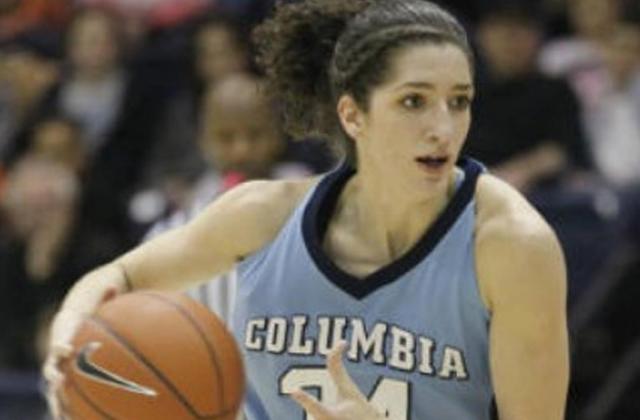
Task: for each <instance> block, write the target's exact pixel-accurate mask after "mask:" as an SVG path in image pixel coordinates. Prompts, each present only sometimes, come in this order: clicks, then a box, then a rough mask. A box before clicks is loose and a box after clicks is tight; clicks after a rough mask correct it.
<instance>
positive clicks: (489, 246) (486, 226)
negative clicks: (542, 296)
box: [475, 175, 566, 308]
mask: <svg viewBox="0 0 640 420" xmlns="http://www.w3.org/2000/svg"><path fill="white" fill-rule="evenodd" d="M476 197H477V219H476V220H477V223H476V237H475V250H476V252H475V254H476V269H477V274H478V280H479V283H480V289H481V294H482V296H483V300H484V301H485V303H486V304H487V306H488V307H489V308H494V307H495V303H496V302H505V301H507V300H513V299H512V298H513V297H514V296H530V295H531V293H530V292H531V288H534V289H535V290H545V291H549V293H551V294H556V293H558V294H562V288H563V287H564V286H563V284H564V283H565V281H566V280H565V275H566V274H565V268H564V259H563V255H562V249H561V247H560V243H559V242H558V239H557V237H556V235H555V233H554V232H553V230H552V229H551V227H550V226H549V224H548V223H547V222H546V221H545V220H544V219H543V217H542V216H541V215H540V214H539V213H538V212H537V211H536V210H535V209H534V207H533V206H532V205H531V204H529V203H528V201H527V200H526V199H525V198H524V197H523V196H522V195H521V194H520V193H519V192H518V191H516V190H515V189H514V188H513V187H511V186H510V185H508V184H507V183H506V182H504V181H501V180H500V179H498V178H496V177H494V176H492V175H483V176H482V177H481V178H480V180H479V183H478V188H477V192H476ZM505 297H507V298H506V299H505ZM516 300H517V299H516Z"/></svg>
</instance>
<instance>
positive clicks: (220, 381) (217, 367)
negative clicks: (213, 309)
mask: <svg viewBox="0 0 640 420" xmlns="http://www.w3.org/2000/svg"><path fill="white" fill-rule="evenodd" d="M140 294H144V295H145V296H148V297H151V298H154V299H157V300H160V301H162V302H164V303H166V304H168V305H170V306H172V307H173V308H174V309H175V310H177V311H178V312H180V313H181V314H182V315H184V316H185V317H186V318H187V320H188V321H189V323H191V325H192V326H193V327H194V328H195V330H196V332H197V333H198V335H199V336H200V338H201V339H202V341H203V342H204V344H205V347H206V348H207V352H208V353H209V358H210V359H211V363H212V364H213V366H214V368H215V371H216V372H215V373H216V377H217V378H218V384H219V385H220V400H221V401H222V407H223V408H226V406H227V404H226V401H225V398H224V378H223V377H222V370H221V369H220V365H219V364H218V357H217V352H216V350H215V348H214V347H213V345H212V344H211V343H210V342H209V340H208V339H207V336H206V334H205V333H204V331H203V330H202V328H201V327H200V325H199V324H198V323H197V322H196V320H195V319H193V317H192V316H191V314H190V313H189V312H188V311H186V310H185V309H184V308H183V307H182V306H181V305H179V304H178V303H176V302H174V301H172V300H170V299H167V298H165V297H164V296H162V295H159V294H157V293H153V292H143V293H140ZM223 411H224V412H226V413H227V414H228V413H229V411H228V410H223ZM210 416H220V413H216V414H202V415H200V418H209V417H210ZM214 418H215V417H214Z"/></svg>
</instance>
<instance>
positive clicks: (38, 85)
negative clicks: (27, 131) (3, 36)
mask: <svg viewBox="0 0 640 420" xmlns="http://www.w3.org/2000/svg"><path fill="white" fill-rule="evenodd" d="M58 73H59V69H58V66H57V65H56V63H54V62H53V61H52V60H50V59H47V58H44V57H41V56H39V55H37V54H35V53H33V52H30V51H27V50H22V49H5V50H4V51H1V52H0V155H3V154H4V153H5V152H6V149H7V147H8V144H9V142H10V140H11V139H12V138H13V137H14V136H15V135H16V132H17V130H18V129H19V127H20V125H21V123H22V122H23V121H24V119H25V118H26V117H27V115H29V113H30V112H32V111H33V108H34V106H35V105H36V104H37V103H38V101H39V100H40V99H41V97H42V94H43V93H44V92H45V91H46V90H47V89H49V88H50V87H51V85H52V84H53V83H54V82H55V80H56V79H57V77H58Z"/></svg>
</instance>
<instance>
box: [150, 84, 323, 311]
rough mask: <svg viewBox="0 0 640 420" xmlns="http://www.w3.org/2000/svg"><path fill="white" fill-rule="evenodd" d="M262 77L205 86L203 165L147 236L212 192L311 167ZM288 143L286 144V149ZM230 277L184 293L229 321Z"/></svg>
mask: <svg viewBox="0 0 640 420" xmlns="http://www.w3.org/2000/svg"><path fill="white" fill-rule="evenodd" d="M263 85H264V81H263V80H262V79H261V78H259V77H257V76H255V75H252V74H249V73H238V74H234V75H231V76H227V77H226V78H224V79H223V80H221V81H220V82H219V83H217V84H215V85H213V86H210V87H209V88H208V89H207V92H206V93H205V97H204V98H203V100H204V103H203V107H202V118H201V121H202V124H201V129H200V134H199V136H198V147H199V150H200V151H201V153H202V156H203V159H204V160H205V161H206V162H207V163H208V169H207V171H205V172H204V174H203V175H201V176H200V178H199V179H198V180H197V181H196V182H195V183H194V184H193V186H192V188H191V189H190V193H189V194H188V199H187V200H185V203H184V204H183V205H182V206H181V208H179V209H178V211H176V212H175V213H174V214H172V215H170V216H169V217H167V218H165V219H162V220H159V221H158V222H156V223H155V224H154V226H153V227H152V228H151V229H150V230H149V232H148V233H147V235H146V237H145V240H149V239H151V238H153V237H156V236H157V235H159V234H161V233H163V232H166V231H167V230H169V229H173V228H176V227H178V226H182V225H184V224H185V223H187V222H188V221H189V220H191V219H193V218H194V217H195V216H196V215H197V214H198V213H200V212H201V211H202V210H204V208H205V207H206V206H207V205H209V204H210V203H211V202H212V201H213V200H214V199H215V198H216V197H217V196H219V195H221V194H223V193H224V192H226V191H227V190H229V189H230V188H233V187H235V186H236V185H238V184H239V183H241V182H244V181H249V180H254V179H291V178H300V177H304V176H308V175H310V174H311V169H310V168H308V167H306V166H305V165H303V164H301V163H299V162H296V161H292V160H290V159H291V156H290V153H288V151H287V149H288V148H289V149H290V148H291V147H292V146H291V145H290V143H288V142H287V140H286V137H285V135H284V131H283V129H282V127H281V124H280V119H281V118H280V116H279V115H278V114H277V107H275V106H274V104H273V103H272V101H270V100H269V99H268V98H267V97H265V95H264V86H263ZM288 146H289V147H288ZM234 282H235V277H234V276H233V274H230V275H229V278H228V279H225V281H214V282H209V283H205V284H203V285H201V286H199V287H198V288H195V289H193V290H191V291H190V295H191V296H192V297H194V298H196V299H198V300H199V301H201V302H202V303H203V304H205V305H206V306H207V307H208V308H209V309H210V310H212V311H214V312H215V313H217V314H218V315H219V316H220V317H221V318H222V319H224V320H225V321H227V322H228V321H230V319H231V308H232V307H233V296H234V294H235V289H236V288H235V283H234Z"/></svg>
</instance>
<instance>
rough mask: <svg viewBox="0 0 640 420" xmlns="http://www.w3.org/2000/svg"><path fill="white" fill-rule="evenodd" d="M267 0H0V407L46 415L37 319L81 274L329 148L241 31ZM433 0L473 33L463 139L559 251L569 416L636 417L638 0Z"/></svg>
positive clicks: (639, 390) (310, 168)
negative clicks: (266, 74)
mask: <svg viewBox="0 0 640 420" xmlns="http://www.w3.org/2000/svg"><path fill="white" fill-rule="evenodd" d="M288 1H293V0H288ZM296 1H299V0H296ZM346 1H348V0H346ZM274 2H275V0H0V420H2V419H18V418H19V419H23V418H24V419H29V418H34V419H37V418H43V417H42V407H43V406H42V401H41V400H40V399H39V398H38V381H37V374H36V373H35V372H37V369H38V366H39V363H40V361H41V358H42V355H43V351H44V350H43V349H44V343H45V342H46V330H47V328H46V327H47V325H48V321H49V318H50V316H51V313H52V311H53V310H54V309H55V308H56V306H57V305H58V304H59V302H60V299H61V298H62V296H63V295H64V294H65V292H66V291H67V290H68V288H69V287H70V286H71V285H72V284H73V282H74V281H75V280H77V279H78V277H79V276H80V275H81V274H83V273H84V272H86V271H87V270H89V269H91V268H93V267H95V266H97V265H100V264H102V263H105V262H107V261H109V260H110V259H112V258H113V257H115V256H116V255H118V254H120V253H121V252H123V251H124V250H126V249H128V248H130V247H131V246H133V245H135V244H136V243H138V242H139V241H140V240H142V239H143V237H145V235H149V232H150V231H151V232H152V231H154V230H158V229H164V228H166V227H167V226H171V225H174V224H176V223H180V222H181V221H183V220H184V219H186V218H188V217H190V216H191V215H193V214H195V213H196V212H197V211H199V210H200V209H202V207H204V206H205V205H206V204H207V203H208V202H210V201H211V200H212V199H213V198H214V197H215V196H216V195H218V194H220V193H221V192H222V191H224V190H226V189H228V188H232V187H233V186H234V185H236V184H238V183H239V182H242V181H244V180H247V179H255V178H283V177H298V176H305V175H309V174H314V173H319V172H323V171H326V170H328V169H330V168H331V167H332V166H333V165H335V163H336V162H335V158H334V157H333V155H332V153H331V151H330V150H327V148H326V147H325V146H324V144H323V143H322V141H321V139H308V140H305V141H302V142H300V141H292V140H291V139H289V138H287V136H286V135H285V133H284V132H283V131H282V128H281V126H280V122H279V121H280V118H279V116H278V106H277V104H275V103H271V102H270V101H269V100H268V99H267V98H264V97H262V96H260V95H258V94H257V92H259V90H260V86H261V84H262V83H263V79H262V77H263V76H262V75H261V74H260V72H259V70H258V69H257V67H256V65H255V63H254V62H253V61H252V46H251V42H250V34H251V29H252V27H253V26H254V25H255V24H256V23H258V22H260V20H261V19H263V18H264V16H266V15H267V14H268V12H269V10H270V9H271V7H273V3H274ZM440 3H441V4H443V5H444V6H446V7H448V8H450V9H452V10H453V11H454V12H455V13H457V14H458V15H459V16H461V17H462V18H463V20H464V22H465V24H466V25H467V27H468V29H469V32H470V34H471V36H472V42H473V44H474V46H475V48H476V52H477V57H476V58H477V73H476V82H477V96H476V98H477V99H476V101H475V104H474V110H473V112H474V120H473V125H472V128H471V132H470V135H469V139H468V142H467V146H466V153H468V154H469V155H471V156H473V157H475V158H477V159H479V160H481V161H482V162H484V163H485V164H486V165H487V166H488V167H489V169H490V170H491V171H492V173H494V174H496V175H498V176H500V177H502V178H503V179H505V180H507V181H508V182H510V183H511V184H512V185H514V186H515V187H516V188H518V189H519V190H520V191H521V192H523V193H524V194H525V195H526V196H527V197H528V198H529V199H530V200H531V201H532V202H533V203H534V205H535V206H536V207H537V208H538V209H539V210H540V212H541V213H543V215H544V216H545V217H546V218H547V219H548V220H549V222H550V223H551V224H552V225H553V227H554V228H555V229H556V231H557V232H558V235H559V237H560V240H561V242H562V245H563V247H564V250H565V254H566V256H567V263H568V268H569V301H568V303H569V322H570V332H571V339H572V385H571V392H570V397H569V409H568V417H567V418H569V419H580V420H582V419H585V420H587V419H589V420H592V419H593V420H595V419H614V420H616V419H630V418H636V417H637V413H638V412H640V326H638V325H639V323H638V322H634V321H635V320H636V319H640V305H637V304H636V302H637V301H638V300H640V286H636V284H637V283H636V281H635V280H636V279H637V277H638V275H640V251H639V249H640V239H639V238H640V3H639V2H637V1H636V0H473V1H469V0H442V1H440ZM177 221H178V222H177ZM532 269H535V267H532ZM16 381H17V382H16ZM532 397H533V396H532Z"/></svg>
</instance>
